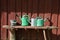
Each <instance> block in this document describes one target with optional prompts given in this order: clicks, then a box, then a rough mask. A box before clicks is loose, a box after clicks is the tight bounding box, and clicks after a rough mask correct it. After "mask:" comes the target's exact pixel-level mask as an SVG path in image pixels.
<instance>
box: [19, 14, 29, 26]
mask: <svg viewBox="0 0 60 40" xmlns="http://www.w3.org/2000/svg"><path fill="white" fill-rule="evenodd" d="M20 19H21V25H22V26H28V25H29V17H28V15H23V16H22V18H20Z"/></svg>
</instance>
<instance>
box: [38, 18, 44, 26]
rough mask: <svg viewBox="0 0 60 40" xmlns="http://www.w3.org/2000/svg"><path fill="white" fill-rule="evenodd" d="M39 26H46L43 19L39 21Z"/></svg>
mask: <svg viewBox="0 0 60 40" xmlns="http://www.w3.org/2000/svg"><path fill="white" fill-rule="evenodd" d="M37 26H44V20H43V19H42V18H41V19H37Z"/></svg>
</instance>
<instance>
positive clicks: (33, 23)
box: [31, 18, 37, 26]
mask: <svg viewBox="0 0 60 40" xmlns="http://www.w3.org/2000/svg"><path fill="white" fill-rule="evenodd" d="M36 21H37V19H36V18H31V26H37V22H36Z"/></svg>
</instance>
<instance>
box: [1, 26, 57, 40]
mask: <svg viewBox="0 0 60 40" xmlns="http://www.w3.org/2000/svg"><path fill="white" fill-rule="evenodd" d="M2 28H6V29H12V28H13V29H16V28H19V29H43V35H44V40H48V39H49V40H50V36H49V35H48V39H47V37H46V29H47V30H48V34H49V29H58V27H56V26H43V27H37V26H34V27H33V26H9V25H4V26H3V27H2ZM9 31H10V32H9V34H10V40H15V30H9Z"/></svg>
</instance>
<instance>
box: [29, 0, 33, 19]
mask: <svg viewBox="0 0 60 40" xmlns="http://www.w3.org/2000/svg"><path fill="white" fill-rule="evenodd" d="M32 3H33V2H32V0H28V15H29V16H30V18H31V17H32Z"/></svg>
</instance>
